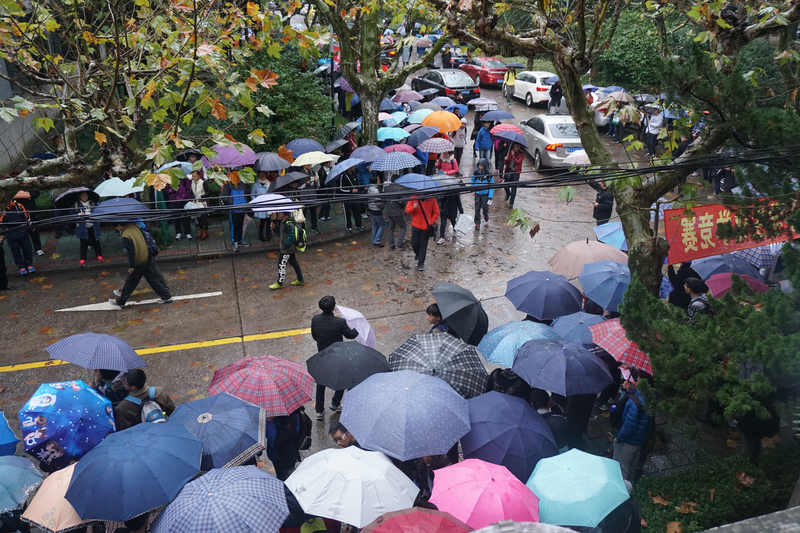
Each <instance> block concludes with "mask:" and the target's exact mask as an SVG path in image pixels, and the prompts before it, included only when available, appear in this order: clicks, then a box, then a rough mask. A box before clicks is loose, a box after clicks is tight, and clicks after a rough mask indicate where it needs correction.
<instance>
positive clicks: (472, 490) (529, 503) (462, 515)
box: [430, 459, 539, 529]
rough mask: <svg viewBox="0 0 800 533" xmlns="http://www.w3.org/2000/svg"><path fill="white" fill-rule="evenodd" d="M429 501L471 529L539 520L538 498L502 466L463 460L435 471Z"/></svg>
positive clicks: (477, 460)
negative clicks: (504, 522)
mask: <svg viewBox="0 0 800 533" xmlns="http://www.w3.org/2000/svg"><path fill="white" fill-rule="evenodd" d="M430 502H431V503H432V504H434V505H436V507H438V509H439V510H440V511H443V512H445V513H450V514H451V515H453V516H454V517H456V518H458V519H459V520H461V521H462V522H465V523H467V524H468V525H469V526H471V527H474V528H475V529H480V528H482V527H486V526H489V525H491V524H494V523H497V522H500V521H502V520H514V521H516V522H538V521H539V498H538V497H536V495H535V494H534V493H533V491H531V489H529V488H528V487H526V486H525V485H524V484H523V483H522V482H521V481H520V480H519V479H517V478H516V476H514V474H512V473H511V472H509V471H508V469H507V468H506V467H504V466H500V465H494V464H491V463H487V462H485V461H481V460H480V459H467V460H466V461H463V462H461V463H457V464H454V465H451V466H447V467H445V468H441V469H439V470H437V471H436V477H435V478H434V480H433V491H432V493H431V498H430Z"/></svg>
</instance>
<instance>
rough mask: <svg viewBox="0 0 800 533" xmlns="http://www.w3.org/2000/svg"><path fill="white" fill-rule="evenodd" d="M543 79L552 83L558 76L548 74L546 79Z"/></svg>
mask: <svg viewBox="0 0 800 533" xmlns="http://www.w3.org/2000/svg"><path fill="white" fill-rule="evenodd" d="M544 81H546V82H547V83H551V84H552V83H555V82H557V81H558V76H550V77H549V78H547V79H546V80H544Z"/></svg>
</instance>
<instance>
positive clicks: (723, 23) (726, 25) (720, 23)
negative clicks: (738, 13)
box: [716, 18, 733, 30]
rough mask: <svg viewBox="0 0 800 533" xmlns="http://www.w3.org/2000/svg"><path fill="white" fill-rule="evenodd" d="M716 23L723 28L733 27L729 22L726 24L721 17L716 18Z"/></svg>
mask: <svg viewBox="0 0 800 533" xmlns="http://www.w3.org/2000/svg"><path fill="white" fill-rule="evenodd" d="M716 23H717V26H719V27H720V28H725V29H726V30H728V29H730V28H733V26H731V25H730V24H728V23H727V22H725V21H724V20H722V19H721V18H717V20H716Z"/></svg>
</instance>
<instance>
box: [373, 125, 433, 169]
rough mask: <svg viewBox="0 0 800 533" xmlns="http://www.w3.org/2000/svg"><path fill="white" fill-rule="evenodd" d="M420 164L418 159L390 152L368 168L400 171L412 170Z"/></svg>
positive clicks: (403, 153) (402, 153) (405, 154)
mask: <svg viewBox="0 0 800 533" xmlns="http://www.w3.org/2000/svg"><path fill="white" fill-rule="evenodd" d="M401 131H402V130H401ZM420 164H421V163H420V162H419V159H417V158H416V157H414V156H413V155H411V154H407V153H405V152H392V153H389V154H386V155H384V156H382V157H379V158H378V159H376V160H375V161H373V162H372V165H371V167H370V168H371V169H372V170H375V171H381V170H402V169H404V168H414V167H416V166H417V165H420Z"/></svg>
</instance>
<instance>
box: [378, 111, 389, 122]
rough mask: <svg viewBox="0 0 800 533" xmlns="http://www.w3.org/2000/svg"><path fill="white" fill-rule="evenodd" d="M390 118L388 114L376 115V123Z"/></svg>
mask: <svg viewBox="0 0 800 533" xmlns="http://www.w3.org/2000/svg"><path fill="white" fill-rule="evenodd" d="M390 118H392V115H390V114H389V113H378V122H383V121H384V120H389V119H390Z"/></svg>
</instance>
